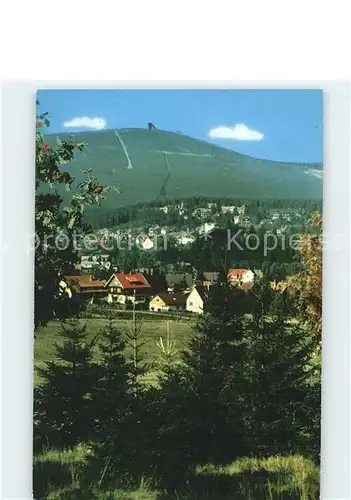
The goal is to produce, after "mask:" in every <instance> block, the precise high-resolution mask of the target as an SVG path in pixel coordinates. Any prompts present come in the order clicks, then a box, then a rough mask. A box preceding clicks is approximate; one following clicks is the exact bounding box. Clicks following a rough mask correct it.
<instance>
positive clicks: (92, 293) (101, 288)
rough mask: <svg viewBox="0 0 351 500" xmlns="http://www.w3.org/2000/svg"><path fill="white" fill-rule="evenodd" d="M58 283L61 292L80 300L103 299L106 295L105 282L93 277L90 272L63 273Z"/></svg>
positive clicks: (92, 300)
mask: <svg viewBox="0 0 351 500" xmlns="http://www.w3.org/2000/svg"><path fill="white" fill-rule="evenodd" d="M59 285H60V290H61V292H63V293H66V294H67V295H68V297H70V298H71V297H73V298H74V299H77V300H80V301H86V300H90V301H91V302H94V300H95V299H105V298H106V296H107V291H106V289H105V282H104V281H101V280H98V279H96V278H94V276H93V275H92V274H89V275H65V276H63V277H62V279H61V281H60V284H59Z"/></svg>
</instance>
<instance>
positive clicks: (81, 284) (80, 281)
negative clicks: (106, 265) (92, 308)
mask: <svg viewBox="0 0 351 500" xmlns="http://www.w3.org/2000/svg"><path fill="white" fill-rule="evenodd" d="M63 279H64V280H65V281H66V283H67V284H68V286H71V287H78V288H79V289H80V290H81V291H83V290H82V289H87V288H101V289H103V288H104V286H105V282H104V281H100V280H97V279H94V278H92V277H91V275H90V274H88V275H82V276H81V275H71V276H64V277H63Z"/></svg>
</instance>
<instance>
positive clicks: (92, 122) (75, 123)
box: [63, 116, 106, 130]
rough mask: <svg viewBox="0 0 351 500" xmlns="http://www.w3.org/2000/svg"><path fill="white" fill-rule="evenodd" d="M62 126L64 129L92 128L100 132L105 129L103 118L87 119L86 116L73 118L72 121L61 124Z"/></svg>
mask: <svg viewBox="0 0 351 500" xmlns="http://www.w3.org/2000/svg"><path fill="white" fill-rule="evenodd" d="M63 126H64V127H66V128H78V127H83V128H93V129H95V130H102V129H104V128H106V120H105V119H104V118H98V117H95V118H89V117H88V116H81V117H79V118H73V120H70V121H67V122H63Z"/></svg>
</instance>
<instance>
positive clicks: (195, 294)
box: [186, 285, 208, 314]
mask: <svg viewBox="0 0 351 500" xmlns="http://www.w3.org/2000/svg"><path fill="white" fill-rule="evenodd" d="M207 293H208V288H207V287H204V286H198V285H194V286H193V288H192V290H191V292H190V293H189V295H188V296H187V298H186V310H187V311H188V312H191V313H195V314H203V313H204V305H205V300H206V297H207Z"/></svg>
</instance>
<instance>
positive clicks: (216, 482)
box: [34, 446, 319, 500]
mask: <svg viewBox="0 0 351 500" xmlns="http://www.w3.org/2000/svg"><path fill="white" fill-rule="evenodd" d="M93 464H94V459H93V456H92V455H91V451H90V450H89V448H85V447H84V446H79V447H77V448H76V449H73V450H66V451H63V452H62V451H61V452H59V451H55V450H48V451H44V452H43V453H42V454H40V455H37V456H36V457H35V460H34V492H35V498H36V500H73V499H82V500H83V499H84V500H108V499H110V500H203V499H211V500H317V498H318V493H319V491H318V490H319V468H318V467H317V466H316V465H314V464H313V462H312V461H310V460H308V459H306V458H303V457H301V456H289V457H282V456H276V457H269V458H267V459H259V458H254V457H253V458H246V457H244V458H241V459H238V460H236V461H235V462H233V463H232V464H230V465H227V466H225V467H221V466H217V465H212V464H208V465H206V466H202V467H198V468H196V469H195V471H194V472H193V474H192V475H191V476H189V480H188V481H187V484H186V485H184V486H182V487H181V488H180V489H179V490H178V491H168V490H167V489H165V487H162V486H161V484H155V483H154V482H153V481H152V480H151V479H149V478H145V477H141V478H140V479H139V481H138V484H131V483H130V484H129V485H128V481H126V480H123V479H122V478H116V480H115V482H114V484H111V483H107V482H106V481H105V479H104V477H102V475H101V471H100V470H99V471H98V470H97V469H95V468H94V465H93Z"/></svg>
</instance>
